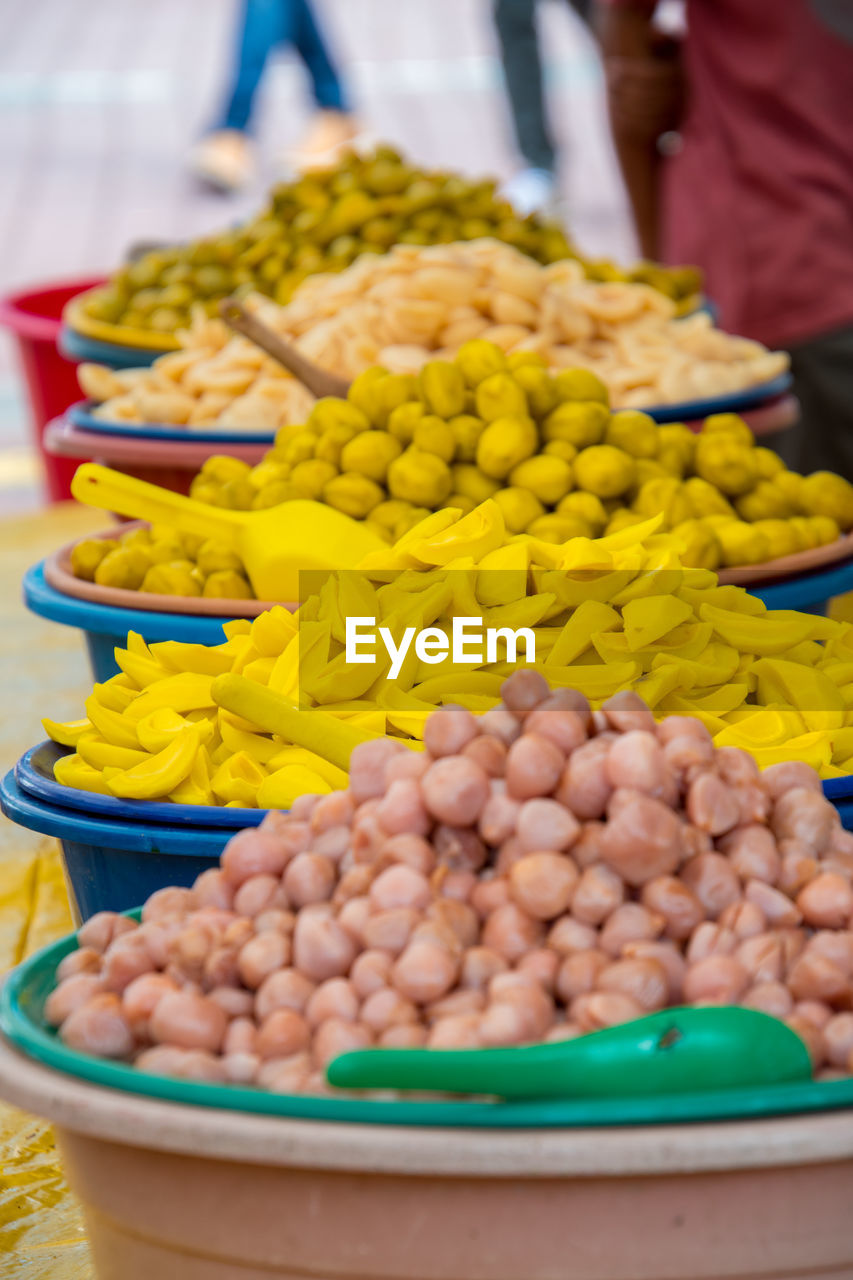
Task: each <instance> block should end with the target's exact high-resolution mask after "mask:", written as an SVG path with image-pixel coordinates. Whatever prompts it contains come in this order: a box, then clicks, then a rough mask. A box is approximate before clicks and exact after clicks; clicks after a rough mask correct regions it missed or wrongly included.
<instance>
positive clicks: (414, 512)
mask: <svg viewBox="0 0 853 1280" xmlns="http://www.w3.org/2000/svg"><path fill="white" fill-rule="evenodd" d="M429 515H432V512H431V511H430V510H429V508H427V507H410V508H409V510H408V511H407V512H406V514H405V515H403V516H401V517H400V519H399V521H398V522H397V524H396V525H395V526H394V541H395V542H399V541H400V539H401V538H402V536H403V534H404V533H408V532H409V530H410V529H414V527H415V525H416V524H420V522H421V521H422V520H424V519H426V517H427V516H429Z"/></svg>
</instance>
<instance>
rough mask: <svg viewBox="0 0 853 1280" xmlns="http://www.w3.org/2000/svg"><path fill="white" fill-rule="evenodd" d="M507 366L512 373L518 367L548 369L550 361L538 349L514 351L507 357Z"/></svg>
mask: <svg viewBox="0 0 853 1280" xmlns="http://www.w3.org/2000/svg"><path fill="white" fill-rule="evenodd" d="M506 362H507V367H508V368H509V369H510V371H511V372H512V373H515V371H516V370H517V369H547V368H548V362H547V361H546V359H545V357H544V356H541V355H540V354H539V352H538V351H514V352H513V353H512V355H508V356H507V358H506Z"/></svg>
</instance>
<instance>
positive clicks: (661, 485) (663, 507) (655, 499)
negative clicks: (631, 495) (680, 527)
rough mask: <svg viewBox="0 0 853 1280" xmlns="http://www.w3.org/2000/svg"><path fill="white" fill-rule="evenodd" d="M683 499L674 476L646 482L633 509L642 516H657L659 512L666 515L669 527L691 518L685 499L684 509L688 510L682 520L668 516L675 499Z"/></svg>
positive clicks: (638, 493)
mask: <svg viewBox="0 0 853 1280" xmlns="http://www.w3.org/2000/svg"><path fill="white" fill-rule="evenodd" d="M677 497H681V484H680V483H679V481H678V480H676V479H675V478H674V477H673V476H666V477H665V478H656V479H653V480H646V481H645V482H644V483H643V484H642V485H641V486H640V488H639V490H638V492H637V496H636V498H635V499H634V502H633V504H632V505H633V509H634V510H635V511H636V512H638V513H639V514H640V515H641V516H646V517H648V516H656V515H657V514H658V512H659V511H662V512H663V513H664V518H665V519H666V523H667V525H669V526H670V527H671V526H672V525H673V524H680V523H681V521H682V520H688V519H689V518H690V508H689V506H688V504H687V502H686V499H683V500H682V501H683V507H684V508H686V514H685V515H682V516H681V519H680V520H675V521H673V520H671V519H670V518H669V515H668V510H669V506H670V503H672V502H673V501H674V499H675V498H677Z"/></svg>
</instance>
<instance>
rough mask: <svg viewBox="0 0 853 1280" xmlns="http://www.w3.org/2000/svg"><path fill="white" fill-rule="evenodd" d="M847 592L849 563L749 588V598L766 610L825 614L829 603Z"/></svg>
mask: <svg viewBox="0 0 853 1280" xmlns="http://www.w3.org/2000/svg"><path fill="white" fill-rule="evenodd" d="M847 591H853V559H850V560H845V561H844V562H843V563H842V564H834V565H828V566H827V567H826V568H825V569H815V570H814V571H813V572H812V573H803V574H800V575H799V576H798V577H796V578H785V579H784V580H783V581H782V582H768V583H765V584H764V585H763V586H758V587H750V588H749V594H750V595H752V596H758V598H759V599H760V600H763V601H764V603H765V604H766V605H767V608H768V609H800V610H802V612H803V613H826V609H827V606H828V604H829V601H830V600H831V599H832V598H833V597H834V596H842V595H844V594H845V592H847Z"/></svg>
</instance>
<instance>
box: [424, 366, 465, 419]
mask: <svg viewBox="0 0 853 1280" xmlns="http://www.w3.org/2000/svg"><path fill="white" fill-rule="evenodd" d="M418 392H419V393H420V397H421V399H422V400H423V402H424V404H425V405H426V407H427V410H428V411H429V413H434V414H435V415H436V416H437V417H439V418H454V417H455V416H456V415H457V414H458V413H462V412H463V410H464V408H465V379H464V378H463V376H462V370H461V369H459V368H457V366H456V365H455V364H451V363H450V361H449V360H428V361H427V363H426V364H425V365H424V366H423V368H422V369H421V371H420V374H419V375H418Z"/></svg>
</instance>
